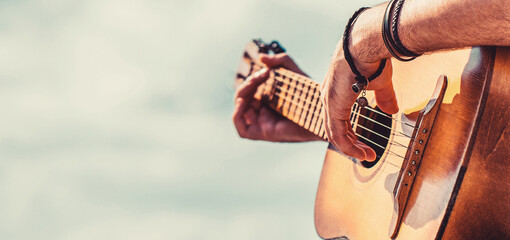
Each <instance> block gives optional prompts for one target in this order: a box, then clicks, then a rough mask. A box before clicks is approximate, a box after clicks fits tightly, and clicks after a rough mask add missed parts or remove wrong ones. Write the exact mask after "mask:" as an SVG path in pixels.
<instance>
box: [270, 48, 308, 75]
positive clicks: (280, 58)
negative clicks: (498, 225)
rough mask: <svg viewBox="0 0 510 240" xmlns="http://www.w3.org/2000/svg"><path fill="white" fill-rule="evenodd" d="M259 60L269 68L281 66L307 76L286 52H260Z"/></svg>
mask: <svg viewBox="0 0 510 240" xmlns="http://www.w3.org/2000/svg"><path fill="white" fill-rule="evenodd" d="M260 61H261V62H262V63H264V64H266V66H268V67H270V68H272V67H283V68H286V69H289V70H291V71H294V72H296V73H299V74H302V75H305V76H307V75H306V73H304V72H303V71H301V69H299V67H298V65H297V64H296V63H295V62H294V60H292V58H290V57H289V55H287V54H286V53H279V54H275V55H267V54H262V55H260Z"/></svg>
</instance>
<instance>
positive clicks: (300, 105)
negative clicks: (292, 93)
mask: <svg viewBox="0 0 510 240" xmlns="http://www.w3.org/2000/svg"><path fill="white" fill-rule="evenodd" d="M298 78H299V76H298ZM296 80H298V79H296ZM296 82H297V85H296V87H299V85H301V86H300V87H299V88H298V90H299V94H298V93H296V97H297V105H298V106H297V111H296V116H297V118H296V119H294V122H295V123H296V124H298V125H299V126H302V125H300V124H299V123H300V119H301V117H302V116H303V112H304V108H303V104H304V99H303V88H304V86H305V82H304V81H296Z"/></svg>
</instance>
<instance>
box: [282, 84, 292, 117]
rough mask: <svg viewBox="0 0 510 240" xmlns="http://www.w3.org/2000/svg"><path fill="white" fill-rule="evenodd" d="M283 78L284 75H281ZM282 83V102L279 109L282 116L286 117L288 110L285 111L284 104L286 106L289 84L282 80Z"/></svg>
mask: <svg viewBox="0 0 510 240" xmlns="http://www.w3.org/2000/svg"><path fill="white" fill-rule="evenodd" d="M283 79H285V77H283ZM282 83H283V85H282V87H281V89H282V104H281V105H280V111H281V114H282V115H283V116H284V117H287V116H288V111H286V110H285V109H286V107H285V106H288V102H289V101H288V99H289V97H288V94H289V91H288V90H289V87H290V85H289V84H288V82H287V81H282Z"/></svg>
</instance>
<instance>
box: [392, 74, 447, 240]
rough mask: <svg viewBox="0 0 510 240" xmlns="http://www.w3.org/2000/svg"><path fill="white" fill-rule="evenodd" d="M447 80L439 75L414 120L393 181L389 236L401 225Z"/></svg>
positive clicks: (394, 235)
mask: <svg viewBox="0 0 510 240" xmlns="http://www.w3.org/2000/svg"><path fill="white" fill-rule="evenodd" d="M447 82H448V81H447V78H446V76H444V75H443V76H440V77H439V80H438V82H437V85H436V89H435V91H434V94H433V97H432V99H431V100H430V101H429V102H428V104H427V106H425V108H424V109H423V110H421V111H420V114H419V116H418V119H417V121H416V127H415V129H414V132H413V135H412V138H411V142H410V143H409V147H408V148H407V153H406V156H405V158H404V161H403V163H402V167H401V169H400V173H399V175H398V178H397V181H396V183H395V189H394V190H393V206H394V209H393V210H394V212H393V217H392V219H391V224H390V229H389V230H390V232H389V235H390V237H391V238H395V237H396V236H397V234H398V231H399V229H400V226H401V225H402V221H403V216H404V212H405V210H406V206H407V202H408V199H409V195H410V194H411V190H412V188H413V184H414V180H415V179H416V175H417V173H418V170H419V168H420V164H421V161H422V156H423V152H424V151H425V148H426V146H427V142H428V139H429V137H430V133H431V130H432V127H433V125H434V120H435V119H436V116H437V113H438V111H439V107H440V105H441V103H442V102H443V97H444V94H445V92H446V87H447V85H448V84H447Z"/></svg>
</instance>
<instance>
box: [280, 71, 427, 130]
mask: <svg viewBox="0 0 510 240" xmlns="http://www.w3.org/2000/svg"><path fill="white" fill-rule="evenodd" d="M295 79H297V80H298V81H299V80H301V79H299V78H295ZM274 80H275V81H278V82H281V83H283V84H286V85H288V86H291V85H290V83H286V82H285V81H284V79H283V78H281V80H279V79H278V77H275V78H274ZM303 81H304V80H303ZM309 82H311V83H315V82H313V81H311V80H310V81H309ZM302 83H303V82H302ZM304 83H307V82H304ZM304 83H303V86H304ZM315 84H316V83H315ZM307 85H310V86H309V88H310V87H314V86H312V85H311V84H310V83H307ZM282 87H283V85H282V86H280V85H279V84H276V87H275V89H278V90H280V92H283V90H285V89H282ZM315 87H317V85H316V86H315ZM294 89H295V90H294V91H297V90H299V91H300V92H301V94H299V97H298V99H299V100H303V102H304V103H305V104H309V103H310V102H309V101H308V99H306V98H305V99H303V98H301V95H302V93H303V91H304V90H306V89H304V88H301V87H299V84H296V85H295V86H294ZM289 90H290V89H289ZM287 95H288V94H287ZM305 97H306V96H305ZM314 97H315V95H314ZM354 104H357V102H355V103H354ZM365 108H366V109H367V110H369V111H372V112H375V113H377V114H380V115H381V116H383V117H386V118H389V119H392V120H395V121H396V122H399V123H402V124H405V125H407V126H409V127H411V128H413V129H417V127H415V126H412V125H410V124H408V123H406V122H403V121H400V120H398V119H395V118H393V117H391V116H389V115H387V114H385V113H382V112H380V111H377V110H375V109H373V108H371V107H369V106H366V107H365ZM402 134H403V133H402ZM403 135H404V136H406V137H409V138H411V137H410V136H408V135H406V134H403Z"/></svg>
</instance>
